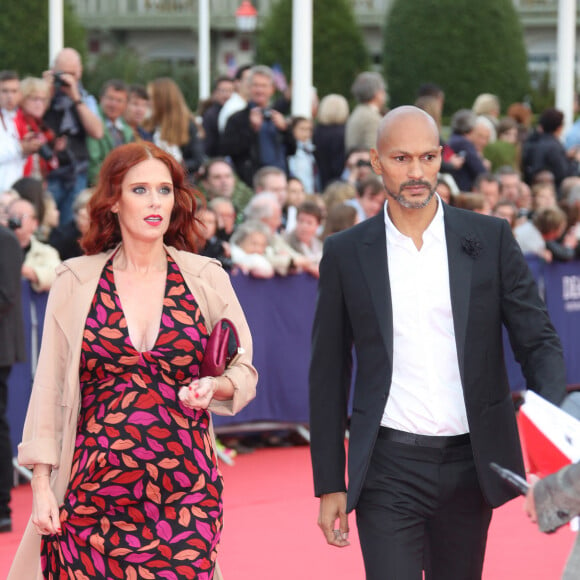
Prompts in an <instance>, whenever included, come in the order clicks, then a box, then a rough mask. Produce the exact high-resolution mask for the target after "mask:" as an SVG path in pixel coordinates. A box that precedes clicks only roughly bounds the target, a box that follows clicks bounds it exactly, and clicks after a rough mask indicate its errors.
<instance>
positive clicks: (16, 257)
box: [0, 226, 25, 532]
mask: <svg viewBox="0 0 580 580" xmlns="http://www.w3.org/2000/svg"><path fill="white" fill-rule="evenodd" d="M22 259H23V255H22V249H21V248H20V243H19V242H18V239H17V238H16V236H15V235H14V234H13V233H12V232H11V231H10V230H8V229H7V228H5V227H4V226H0V532H9V531H11V530H12V520H11V518H10V490H11V488H12V444H11V441H10V427H9V425H8V418H7V416H6V412H7V406H8V376H9V375H10V370H11V368H12V365H13V364H14V363H15V362H19V361H23V360H24V358H25V351H24V329H23V326H22V307H21V300H20V294H21V289H20V279H21V274H20V272H21V269H22Z"/></svg>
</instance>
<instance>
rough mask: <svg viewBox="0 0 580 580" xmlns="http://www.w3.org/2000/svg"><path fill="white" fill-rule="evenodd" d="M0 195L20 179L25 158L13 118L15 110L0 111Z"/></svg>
mask: <svg viewBox="0 0 580 580" xmlns="http://www.w3.org/2000/svg"><path fill="white" fill-rule="evenodd" d="M0 113H1V119H0V194H1V193H3V192H4V191H8V190H9V189H10V188H11V187H12V184H13V183H14V182H15V181H18V180H19V179H20V178H21V177H22V173H23V171H24V164H25V162H26V157H23V156H22V147H21V145H20V136H19V135H18V130H17V129H16V124H15V122H14V117H15V116H16V110H14V111H7V110H6V109H2V110H1V111H0Z"/></svg>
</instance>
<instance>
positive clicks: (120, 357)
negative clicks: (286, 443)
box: [9, 142, 257, 580]
mask: <svg viewBox="0 0 580 580" xmlns="http://www.w3.org/2000/svg"><path fill="white" fill-rule="evenodd" d="M195 210H196V201H195V196H194V193H193V191H192V189H191V188H190V186H189V185H188V184H187V182H186V179H185V174H184V171H183V169H182V168H181V166H180V165H179V164H178V163H176V161H175V160H174V159H173V157H171V156H170V155H168V154H167V153H165V152H164V151H162V150H161V149H159V148H157V147H156V146H154V145H153V144H151V143H148V142H141V143H131V144H128V145H123V146H121V147H119V148H117V149H115V150H113V152H111V153H110V154H109V156H108V157H107V159H106V160H105V162H104V163H103V166H102V169H101V172H100V179H99V181H98V184H97V186H96V189H95V193H94V195H93V197H92V198H91V200H90V202H89V212H90V227H89V230H88V232H87V234H86V235H85V236H84V237H83V240H82V245H83V248H84V250H85V252H86V254H87V256H83V257H80V258H76V259H73V260H69V261H68V262H66V263H64V264H63V265H62V267H61V268H60V269H59V272H58V278H57V280H56V282H55V283H54V286H53V288H52V290H51V293H50V296H49V300H48V307H47V312H46V323H45V327H44V335H43V339H42V348H41V352H40V358H39V364H38V369H37V373H36V378H35V383H34V387H33V392H32V396H31V401H30V406H29V409H28V414H27V418H26V423H25V426H24V435H23V440H22V443H21V444H20V447H19V461H20V463H21V464H22V465H27V466H30V467H31V468H32V469H33V476H32V490H33V507H32V517H31V521H30V523H29V525H28V528H27V530H26V532H25V536H24V539H23V542H22V545H21V547H20V549H19V551H18V553H17V555H16V558H15V561H14V563H13V566H12V570H11V573H10V575H9V578H10V579H11V580H22V579H23V578H27V579H35V578H49V579H52V578H54V579H57V578H58V579H60V578H73V577H74V578H80V577H82V578H85V579H90V578H137V577H141V578H153V577H156V578H161V577H164V578H170V577H175V578H208V579H211V578H213V577H214V567H215V564H216V555H217V545H218V542H219V538H220V530H221V525H222V499H221V492H222V480H221V475H220V473H219V471H218V469H217V465H216V455H215V450H214V446H213V442H212V432H211V423H210V414H209V411H210V410H212V411H215V412H217V413H224V414H233V413H236V412H237V411H239V410H240V409H241V408H242V407H244V406H245V405H246V404H247V403H248V402H249V401H250V400H251V399H252V398H253V396H254V394H255V386H256V381H257V374H256V371H255V369H254V367H253V366H252V364H251V357H252V343H251V337H250V331H249V328H248V325H247V323H246V321H245V318H244V315H243V312H242V310H241V307H240V305H239V302H238V300H237V298H236V296H235V294H234V291H233V289H232V286H231V284H230V280H229V277H228V275H227V274H226V273H225V272H224V271H223V269H222V268H221V267H220V266H219V265H218V264H217V263H216V262H215V261H213V260H211V259H208V258H204V257H201V256H197V255H195V254H193V253H191V252H192V250H194V248H195V245H196V243H197V241H198V239H199V232H198V226H197V224H196V221H195V219H194V215H195ZM223 317H225V318H228V319H230V320H231V321H232V322H233V323H234V325H235V326H236V327H237V329H238V332H239V339H240V343H241V346H242V347H243V348H244V349H245V352H244V353H243V354H242V355H241V356H240V357H239V358H238V360H237V361H236V362H235V363H234V364H232V365H231V366H230V367H229V368H228V369H226V371H225V372H224V374H223V375H221V376H218V377H215V378H212V377H200V376H199V372H200V370H199V369H200V362H201V361H202V359H203V357H204V349H205V346H206V343H207V340H208V337H209V334H210V332H211V330H212V328H213V327H214V325H215V324H216V323H218V321H219V320H220V319H221V318H223ZM41 553H42V557H41V558H40V562H41V566H42V572H41V566H40V565H39V556H40V554H41Z"/></svg>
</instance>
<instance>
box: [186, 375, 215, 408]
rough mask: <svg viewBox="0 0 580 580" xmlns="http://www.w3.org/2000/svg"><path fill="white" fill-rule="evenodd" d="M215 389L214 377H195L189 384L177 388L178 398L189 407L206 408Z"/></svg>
mask: <svg viewBox="0 0 580 580" xmlns="http://www.w3.org/2000/svg"><path fill="white" fill-rule="evenodd" d="M216 389H217V381H216V379H215V378H214V377H202V378H201V379H195V381H193V382H192V383H191V384H190V385H189V386H187V387H181V389H179V393H178V396H179V400H180V401H181V402H182V403H183V404H184V405H185V406H186V407H188V408H190V409H207V408H208V407H209V404H210V403H211V400H212V399H213V396H214V394H215V392H216Z"/></svg>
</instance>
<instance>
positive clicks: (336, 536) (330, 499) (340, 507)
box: [318, 491, 350, 548]
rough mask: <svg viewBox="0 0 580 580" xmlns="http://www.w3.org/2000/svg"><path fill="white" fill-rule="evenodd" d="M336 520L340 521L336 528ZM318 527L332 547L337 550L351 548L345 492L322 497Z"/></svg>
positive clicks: (326, 494)
mask: <svg viewBox="0 0 580 580" xmlns="http://www.w3.org/2000/svg"><path fill="white" fill-rule="evenodd" d="M336 520H338V527H336V526H335V524H336ZM318 526H319V527H320V529H321V530H322V533H323V534H324V537H325V538H326V541H327V542H328V543H329V544H330V545H331V546H336V547H337V548H345V547H346V546H350V542H349V541H348V531H349V528H348V516H347V515H346V493H345V492H343V491H339V492H336V493H325V494H324V495H321V496H320V511H319V513H318Z"/></svg>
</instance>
